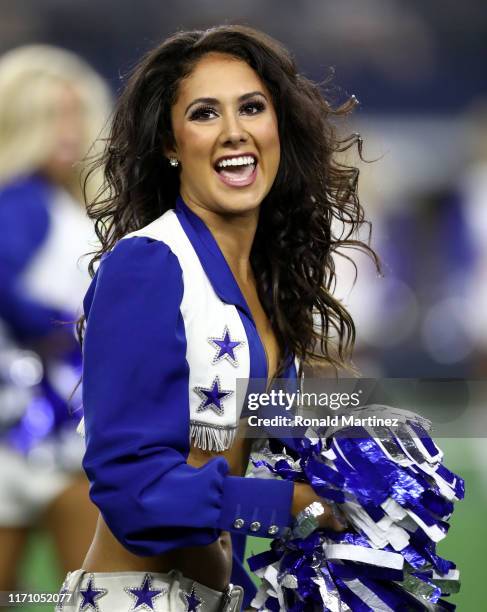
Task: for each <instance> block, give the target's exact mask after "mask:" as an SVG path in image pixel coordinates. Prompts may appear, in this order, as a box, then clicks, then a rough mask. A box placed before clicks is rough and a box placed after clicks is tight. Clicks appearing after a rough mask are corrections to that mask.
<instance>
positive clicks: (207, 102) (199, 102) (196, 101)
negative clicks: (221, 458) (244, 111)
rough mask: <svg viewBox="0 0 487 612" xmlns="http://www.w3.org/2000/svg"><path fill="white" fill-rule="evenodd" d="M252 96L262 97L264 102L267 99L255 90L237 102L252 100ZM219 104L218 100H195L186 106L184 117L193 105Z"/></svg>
mask: <svg viewBox="0 0 487 612" xmlns="http://www.w3.org/2000/svg"><path fill="white" fill-rule="evenodd" d="M254 96H262V97H263V98H264V99H265V100H267V97H266V96H265V94H263V93H262V92H261V91H258V90H257V91H251V92H250V93H246V94H243V95H242V96H240V97H239V99H238V102H245V100H248V99H249V98H253V97H254ZM219 103H220V101H219V100H218V98H196V100H193V101H192V102H190V103H189V104H188V106H187V107H186V110H185V111H184V114H185V115H186V113H187V112H188V111H189V109H190V108H191V107H192V106H194V105H195V104H215V105H216V104H219Z"/></svg>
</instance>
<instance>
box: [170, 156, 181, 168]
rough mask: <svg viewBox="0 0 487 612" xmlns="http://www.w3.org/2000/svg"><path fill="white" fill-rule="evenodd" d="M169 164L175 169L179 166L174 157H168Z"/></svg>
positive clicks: (177, 160)
mask: <svg viewBox="0 0 487 612" xmlns="http://www.w3.org/2000/svg"><path fill="white" fill-rule="evenodd" d="M169 163H170V164H171V166H172V167H173V168H177V167H178V166H179V159H176V158H175V157H170V158H169Z"/></svg>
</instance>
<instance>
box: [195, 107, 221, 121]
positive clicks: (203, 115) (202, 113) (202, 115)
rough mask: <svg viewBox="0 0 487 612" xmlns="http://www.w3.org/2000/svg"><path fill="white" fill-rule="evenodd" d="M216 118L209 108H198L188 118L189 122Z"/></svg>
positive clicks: (213, 110)
mask: <svg viewBox="0 0 487 612" xmlns="http://www.w3.org/2000/svg"><path fill="white" fill-rule="evenodd" d="M215 117H216V111H215V109H214V108H212V107H211V106H199V107H198V108H195V110H194V111H192V113H191V114H190V116H189V120H190V121H199V120H203V121H205V120H208V119H214V118H215Z"/></svg>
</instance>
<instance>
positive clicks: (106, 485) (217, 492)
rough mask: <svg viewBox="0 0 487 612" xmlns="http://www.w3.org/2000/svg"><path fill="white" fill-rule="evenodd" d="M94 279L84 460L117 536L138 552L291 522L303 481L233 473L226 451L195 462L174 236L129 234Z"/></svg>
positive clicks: (85, 383)
mask: <svg viewBox="0 0 487 612" xmlns="http://www.w3.org/2000/svg"><path fill="white" fill-rule="evenodd" d="M94 283H95V285H93V286H92V287H91V289H90V290H89V292H88V296H89V297H88V299H87V300H85V309H86V314H87V327H86V334H85V340H84V347H83V350H84V366H83V404H84V414H85V428H86V444H87V447H86V454H85V458H84V461H83V465H84V468H85V470H86V473H87V475H88V478H89V480H90V483H91V487H90V495H91V498H92V500H93V501H94V503H95V504H96V505H97V506H98V508H99V509H100V511H101V513H102V515H103V517H104V519H105V521H106V523H107V525H108V526H109V527H110V529H111V530H112V532H113V533H114V535H115V536H116V537H117V539H118V540H119V541H120V542H121V543H122V544H123V545H124V546H125V547H126V548H127V549H129V550H130V551H132V552H133V553H135V554H138V555H157V554H161V553H164V552H166V551H168V550H171V549H174V548H180V547H184V546H198V545H206V544H209V543H211V542H213V541H214V540H215V539H216V538H217V537H218V534H219V531H220V530H222V529H225V530H229V531H234V532H239V533H252V534H253V535H258V536H259V535H260V536H264V537H265V536H267V537H269V535H268V530H269V528H270V527H271V526H272V525H275V526H277V527H278V528H279V530H280V529H281V528H283V527H286V526H288V525H289V523H290V520H291V517H290V507H291V499H292V493H293V485H292V483H291V482H287V481H272V480H259V479H256V478H242V477H236V476H229V475H228V464H227V462H226V460H225V459H224V458H223V457H216V458H214V459H212V460H210V461H209V462H208V463H207V464H206V465H204V466H202V467H200V468H196V467H192V466H190V465H188V464H187V463H186V460H187V457H188V454H189V450H190V440H189V430H190V423H189V418H190V417H189V398H188V376H189V372H188V364H187V361H186V337H185V329H184V322H183V319H182V315H181V312H180V305H181V300H182V295H183V279H182V271H181V268H180V265H179V261H178V259H177V258H176V256H175V255H174V254H173V253H172V252H171V251H170V249H169V247H168V246H167V245H165V244H164V243H162V242H160V241H154V240H151V239H149V238H139V237H137V238H126V239H124V240H121V241H120V242H119V243H118V244H117V246H116V247H115V249H114V250H113V251H112V252H111V253H110V254H109V255H107V256H105V258H104V259H103V261H102V262H101V265H100V268H99V270H98V273H97V278H96V279H94ZM237 519H240V520H238V521H237ZM251 525H253V526H252V527H251ZM271 533H272V534H273V535H274V536H275V535H276V533H275V529H273V530H271Z"/></svg>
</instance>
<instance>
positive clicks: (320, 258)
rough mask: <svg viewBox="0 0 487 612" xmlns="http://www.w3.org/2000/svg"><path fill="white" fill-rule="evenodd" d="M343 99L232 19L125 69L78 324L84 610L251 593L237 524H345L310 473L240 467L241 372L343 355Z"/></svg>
mask: <svg viewBox="0 0 487 612" xmlns="http://www.w3.org/2000/svg"><path fill="white" fill-rule="evenodd" d="M354 104H355V102H354V100H350V101H348V102H347V103H345V104H344V105H343V106H342V107H340V108H339V109H337V110H333V109H332V107H331V106H330V105H329V104H328V102H327V101H326V100H325V99H324V98H323V97H322V95H321V93H320V91H319V88H318V87H317V86H316V85H314V84H312V83H311V82H309V81H308V80H307V79H306V78H304V77H303V76H301V75H299V74H298V72H297V69H296V66H295V64H294V62H293V60H292V58H291V57H290V55H289V53H288V52H287V51H286V50H285V49H283V48H282V47H281V46H280V45H279V44H278V43H277V42H276V41H274V40H272V39H271V38H269V37H268V36H266V35H264V34H262V33H260V32H257V31H255V30H252V29H250V28H245V27H240V26H221V27H217V28H213V29H211V30H208V31H204V32H201V31H194V32H180V33H178V34H176V35H174V36H172V37H171V38H169V39H168V40H166V41H165V42H164V43H162V44H161V45H160V46H159V47H157V48H156V49H154V50H153V51H151V52H150V53H149V54H148V55H147V56H146V57H145V58H144V59H143V60H142V62H141V63H140V65H139V66H138V67H137V68H136V70H135V71H134V73H133V74H132V76H131V77H130V79H129V81H128V83H127V86H126V88H125V90H124V92H123V93H122V95H121V97H120V100H119V102H118V105H117V108H116V111H115V114H114V118H113V124H112V128H111V134H110V137H109V139H108V143H107V147H106V152H105V154H104V156H103V157H102V158H101V160H100V162H99V165H101V166H103V167H104V169H105V178H106V189H105V192H104V193H102V194H101V195H100V197H99V198H98V199H97V200H95V201H93V202H90V203H89V205H88V210H89V214H90V216H91V217H92V218H93V219H94V220H95V222H96V229H97V234H98V237H99V239H100V242H101V249H100V250H99V251H98V252H97V253H95V254H94V257H93V259H92V261H91V271H92V273H93V274H94V278H93V281H92V284H91V287H90V289H89V290H88V293H87V295H86V298H85V301H84V310H85V316H84V317H83V318H82V319H81V320H80V323H79V334H80V340H81V341H82V342H83V345H84V346H83V348H84V366H83V400H84V413H85V419H86V421H85V430H86V443H87V444H86V454H85V458H84V468H85V470H86V473H87V475H88V478H89V480H90V482H91V490H90V494H91V498H92V500H93V501H94V502H95V504H96V505H97V506H98V508H99V509H100V518H99V522H98V529H97V532H96V535H95V538H94V540H93V544H92V546H91V548H90V550H89V552H88V554H87V557H86V559H85V562H84V564H83V568H82V569H80V570H77V571H76V572H74V573H72V574H71V575H70V576H68V579H67V581H66V583H65V589H67V590H69V591H73V592H74V594H75V595H74V598H75V603H76V604H77V605H78V604H81V609H85V608H86V609H88V608H89V607H90V606H91V607H93V608H96V609H97V610H99V611H101V612H103V611H104V610H110V611H112V610H125V609H128V607H129V606H132V607H131V608H130V609H133V610H135V609H139V606H140V607H144V609H153V610H170V611H174V610H196V609H198V610H204V611H212V610H215V611H216V610H238V609H240V605H241V600H242V598H243V601H244V605H245V606H248V605H249V604H250V600H251V599H252V596H253V594H254V593H255V589H254V587H253V586H252V582H251V581H250V580H249V578H248V576H247V575H246V574H245V572H244V570H243V566H242V554H243V550H244V544H245V536H246V535H247V534H252V535H256V536H259V537H267V538H269V537H277V536H279V535H282V534H283V533H285V532H286V531H287V530H288V529H289V528H290V526H291V525H292V524H293V521H294V518H295V517H296V516H301V515H302V511H303V510H305V511H306V509H307V508H310V507H312V508H313V509H314V511H316V508H317V507H318V508H319V512H318V515H319V518H318V519H316V520H317V521H318V524H319V525H320V526H322V527H325V526H326V527H328V528H330V529H332V530H337V531H340V530H343V529H344V524H343V522H342V521H341V520H340V517H339V516H338V515H336V513H334V512H333V509H332V508H331V506H329V505H327V504H325V503H324V502H323V500H322V499H321V498H320V497H319V496H318V495H317V494H316V493H315V492H314V491H313V489H312V488H311V487H310V486H309V485H308V484H306V483H304V482H302V483H292V482H290V481H285V480H268V479H259V478H245V477H244V476H245V472H246V467H247V464H248V460H249V453H250V444H249V440H248V439H246V438H245V420H244V419H242V418H241V417H242V416H244V415H243V414H242V409H243V402H242V400H241V398H239V397H238V396H237V393H236V381H237V378H241V379H242V378H243V379H251V381H252V380H254V379H264V381H267V386H270V385H271V384H272V381H273V379H274V378H275V377H277V376H280V377H282V378H284V379H288V381H289V384H290V386H291V387H293V386H294V387H295V386H296V384H297V380H298V374H299V370H301V366H300V365H299V362H300V361H301V363H303V362H307V361H309V360H311V359H312V358H318V359H322V360H325V361H326V362H328V363H332V364H337V363H342V362H343V361H345V360H346V359H347V357H348V354H349V350H350V348H351V345H352V344H353V340H354V326H353V321H352V319H351V318H350V315H349V314H348V313H347V311H346V310H345V309H344V307H343V306H342V305H341V304H340V303H339V302H338V301H337V300H336V299H335V298H334V297H333V296H332V294H331V292H330V284H331V283H332V282H333V279H334V267H333V260H332V254H333V251H334V250H336V249H337V248H339V247H340V246H357V247H359V248H364V249H365V250H368V247H367V246H366V245H365V244H363V243H361V242H357V241H355V240H354V239H353V238H352V234H353V232H354V231H355V230H356V229H357V228H358V227H359V226H360V225H361V224H362V223H364V215H363V210H362V208H361V206H360V204H359V201H358V198H357V191H356V190H357V176H358V171H357V170H356V169H355V168H350V167H347V166H343V165H340V163H339V162H338V161H337V159H336V156H337V155H338V154H339V153H340V152H341V151H343V150H344V149H346V148H349V147H351V146H353V145H354V144H357V143H358V142H359V139H358V137H357V136H353V137H351V138H349V139H345V140H344V141H343V140H342V141H340V140H338V138H337V136H336V134H335V132H334V129H333V128H332V126H331V123H330V117H332V116H340V115H345V114H346V113H348V112H349V111H351V110H352V108H353V106H354ZM333 219H336V220H338V221H339V222H341V225H342V229H343V232H341V234H340V236H339V237H337V236H335V234H334V233H333V232H332V227H331V224H332V220H333ZM100 260H101V261H100ZM98 262H100V265H99V267H98V269H97V270H96V273H95V264H97V263H98ZM315 316H318V319H320V320H321V327H317V326H316V324H315V321H316V319H315V318H314V317H315ZM332 336H334V338H335V340H332V339H331V338H332ZM251 385H252V388H253V390H254V391H255V390H259V388H257V389H256V388H255V386H254V385H253V383H249V389H248V390H249V391H250V388H251ZM264 386H265V385H264ZM285 444H286V448H287V451H288V452H290V453H292V452H293V441H292V440H289V439H287V440H286V441H285ZM283 445H284V441H283V442H282V443H281V444H280V448H282V447H283ZM300 513H301V514H300ZM231 583H233V584H235V585H240V586H232V585H231ZM242 587H243V588H242ZM90 609H91V608H90Z"/></svg>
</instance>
